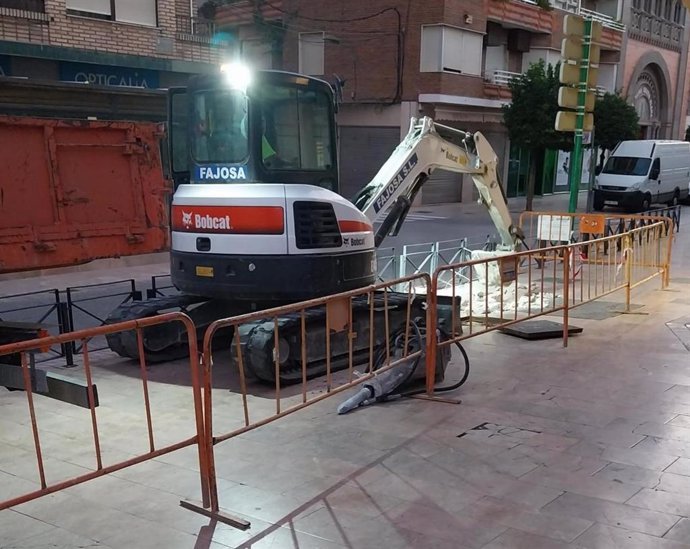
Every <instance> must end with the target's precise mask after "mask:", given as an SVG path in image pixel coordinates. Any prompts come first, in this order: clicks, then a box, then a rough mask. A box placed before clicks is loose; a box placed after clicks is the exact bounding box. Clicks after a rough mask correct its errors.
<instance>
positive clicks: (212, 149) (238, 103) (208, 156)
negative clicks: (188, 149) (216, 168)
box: [192, 90, 249, 164]
mask: <svg viewBox="0 0 690 549" xmlns="http://www.w3.org/2000/svg"><path fill="white" fill-rule="evenodd" d="M192 151H193V155H194V158H195V159H196V160H197V161H199V162H213V163H218V164H238V163H241V162H244V161H246V160H247V156H248V155H249V138H248V137H247V96H246V95H245V94H244V93H242V92H238V91H225V90H223V91H218V90H212V91H202V92H198V93H196V94H195V96H194V126H193V128H192Z"/></svg>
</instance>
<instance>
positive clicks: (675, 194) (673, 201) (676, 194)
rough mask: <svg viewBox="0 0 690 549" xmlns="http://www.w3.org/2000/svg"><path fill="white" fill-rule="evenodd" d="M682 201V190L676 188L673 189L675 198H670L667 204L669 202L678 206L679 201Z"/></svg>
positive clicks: (670, 204)
mask: <svg viewBox="0 0 690 549" xmlns="http://www.w3.org/2000/svg"><path fill="white" fill-rule="evenodd" d="M679 202H680V190H679V189H676V190H675V191H673V198H672V199H671V200H669V201H668V202H667V203H666V204H668V205H669V206H671V207H674V206H677V205H678V203H679Z"/></svg>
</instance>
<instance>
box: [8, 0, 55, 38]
mask: <svg viewBox="0 0 690 549" xmlns="http://www.w3.org/2000/svg"><path fill="white" fill-rule="evenodd" d="M48 22H49V17H48V16H47V15H46V14H45V13H34V12H24V11H22V10H16V9H13V8H0V40H6V41H8V42H29V43H34V44H49V43H50V27H49V26H48Z"/></svg>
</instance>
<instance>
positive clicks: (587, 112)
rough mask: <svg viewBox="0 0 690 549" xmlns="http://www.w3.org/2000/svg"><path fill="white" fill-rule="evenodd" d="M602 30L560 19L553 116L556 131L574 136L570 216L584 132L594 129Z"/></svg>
mask: <svg viewBox="0 0 690 549" xmlns="http://www.w3.org/2000/svg"><path fill="white" fill-rule="evenodd" d="M602 31H603V27H602V25H601V23H599V22H596V21H592V20H591V19H583V18H582V17H580V16H579V15H571V14H568V15H566V16H565V18H564V19H563V33H564V34H565V38H564V39H563V42H562V44H561V57H562V59H561V69H560V75H559V77H560V78H559V80H560V82H561V84H563V86H561V88H560V90H559V91H558V106H559V107H561V108H563V109H569V110H561V111H558V114H557V115H556V130H558V131H562V132H573V133H574V134H575V137H574V142H573V151H572V153H571V156H570V169H569V170H568V184H569V185H570V205H569V209H568V211H569V212H571V213H572V212H575V211H576V210H577V198H578V192H579V190H580V179H582V156H583V152H582V147H583V137H584V134H585V132H592V131H593V129H594V116H593V115H592V112H593V111H594V103H595V101H596V91H595V88H596V83H597V73H598V70H599V55H600V48H599V46H598V45H597V42H599V41H601V34H602Z"/></svg>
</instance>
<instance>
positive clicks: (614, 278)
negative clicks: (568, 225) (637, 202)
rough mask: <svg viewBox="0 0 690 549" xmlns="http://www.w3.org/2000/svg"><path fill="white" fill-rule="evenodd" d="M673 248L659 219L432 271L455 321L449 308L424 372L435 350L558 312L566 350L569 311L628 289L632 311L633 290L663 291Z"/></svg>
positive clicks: (435, 296)
mask: <svg viewBox="0 0 690 549" xmlns="http://www.w3.org/2000/svg"><path fill="white" fill-rule="evenodd" d="M558 215H560V214H558ZM564 217H568V216H567V215H566V216H564ZM572 217H573V216H571V217H570V219H572ZM585 234H587V233H585ZM672 241H673V234H672V225H671V224H670V222H669V220H667V219H663V218H660V219H658V220H657V221H656V222H653V223H651V224H647V223H646V222H645V224H643V226H641V227H639V228H635V229H632V230H629V231H627V232H624V233H622V234H616V235H613V236H608V237H602V238H597V239H593V240H586V241H583V242H579V243H574V244H567V245H561V246H553V247H550V248H541V249H535V250H527V251H523V252H517V253H507V254H500V253H499V255H498V256H493V257H486V258H478V259H476V260H474V261H469V262H464V263H458V264H455V265H448V266H444V267H441V268H439V269H437V270H436V272H435V273H434V274H433V277H432V284H431V287H432V292H431V299H432V301H433V300H435V299H438V297H439V296H440V295H443V293H445V294H446V295H450V296H452V298H453V300H455V299H457V298H460V302H461V306H460V311H459V314H458V312H457V311H456V309H455V308H453V309H452V318H451V330H450V334H449V338H447V339H445V340H443V341H440V342H437V343H435V344H434V345H433V348H432V349H431V350H430V352H429V354H428V356H427V360H428V364H427V368H428V370H427V372H430V371H432V370H433V364H434V360H435V355H436V353H437V352H438V351H437V349H440V348H443V347H446V346H449V345H451V344H453V343H455V342H459V341H462V340H464V339H469V338H471V337H475V336H477V335H481V334H484V333H487V332H490V331H493V330H496V329H499V328H504V327H507V326H510V325H512V324H516V323H518V322H521V321H524V320H528V319H533V318H537V317H539V316H543V315H552V314H554V313H558V312H562V315H563V344H564V346H567V342H568V312H569V310H570V309H572V308H574V307H577V306H579V305H583V304H585V303H589V302H591V301H594V300H595V299H599V298H601V297H604V296H606V295H609V294H612V293H614V292H617V291H620V290H625V293H626V294H625V305H626V311H629V310H630V295H631V290H632V289H633V288H635V287H636V286H639V285H641V284H643V283H645V282H647V281H649V280H651V279H653V278H655V277H657V276H658V277H660V279H661V284H662V288H664V287H666V286H667V285H668V283H669V266H670V263H671V250H672ZM492 273H493V274H492ZM429 309H430V311H431V312H432V316H433V318H432V320H431V324H430V325H431V326H434V327H438V326H439V323H438V319H437V318H436V316H435V315H436V314H437V308H436V307H435V306H434V303H433V302H431V303H430V306H429ZM428 380H429V377H428V373H427V381H428ZM427 394H428V395H432V394H433V382H431V383H428V385H427Z"/></svg>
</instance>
